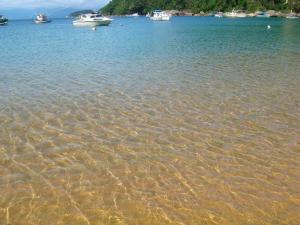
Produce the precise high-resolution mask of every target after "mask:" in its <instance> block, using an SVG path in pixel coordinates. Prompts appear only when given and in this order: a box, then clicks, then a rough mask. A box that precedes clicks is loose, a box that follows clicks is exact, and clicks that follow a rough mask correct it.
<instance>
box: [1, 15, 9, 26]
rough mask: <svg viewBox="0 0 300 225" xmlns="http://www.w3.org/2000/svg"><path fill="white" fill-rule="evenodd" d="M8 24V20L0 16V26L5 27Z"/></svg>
mask: <svg viewBox="0 0 300 225" xmlns="http://www.w3.org/2000/svg"><path fill="white" fill-rule="evenodd" d="M7 22H8V19H7V18H5V17H4V16H1V15H0V26H3V25H6V24H7Z"/></svg>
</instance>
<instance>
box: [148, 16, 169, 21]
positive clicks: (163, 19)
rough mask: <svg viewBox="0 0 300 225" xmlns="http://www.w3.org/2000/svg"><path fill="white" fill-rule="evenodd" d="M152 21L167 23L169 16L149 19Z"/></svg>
mask: <svg viewBox="0 0 300 225" xmlns="http://www.w3.org/2000/svg"><path fill="white" fill-rule="evenodd" d="M150 19H151V20H153V21H169V20H170V19H171V17H170V16H162V17H150Z"/></svg>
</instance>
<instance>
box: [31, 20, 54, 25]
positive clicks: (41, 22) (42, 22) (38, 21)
mask: <svg viewBox="0 0 300 225" xmlns="http://www.w3.org/2000/svg"><path fill="white" fill-rule="evenodd" d="M34 22H35V23H36V24H44V23H51V20H46V21H40V20H34Z"/></svg>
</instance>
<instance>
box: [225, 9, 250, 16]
mask: <svg viewBox="0 0 300 225" xmlns="http://www.w3.org/2000/svg"><path fill="white" fill-rule="evenodd" d="M224 16H225V17H229V18H245V17H247V14H246V13H245V12H244V11H242V10H238V11H237V10H235V9H233V10H232V11H231V12H226V13H224Z"/></svg>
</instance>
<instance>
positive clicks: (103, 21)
mask: <svg viewBox="0 0 300 225" xmlns="http://www.w3.org/2000/svg"><path fill="white" fill-rule="evenodd" d="M111 22H112V19H110V18H108V17H105V16H102V15H101V14H99V13H90V14H81V15H80V16H79V17H78V18H77V19H76V20H74V21H73V25H74V26H92V27H96V26H108V25H109V24H110V23H111Z"/></svg>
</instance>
